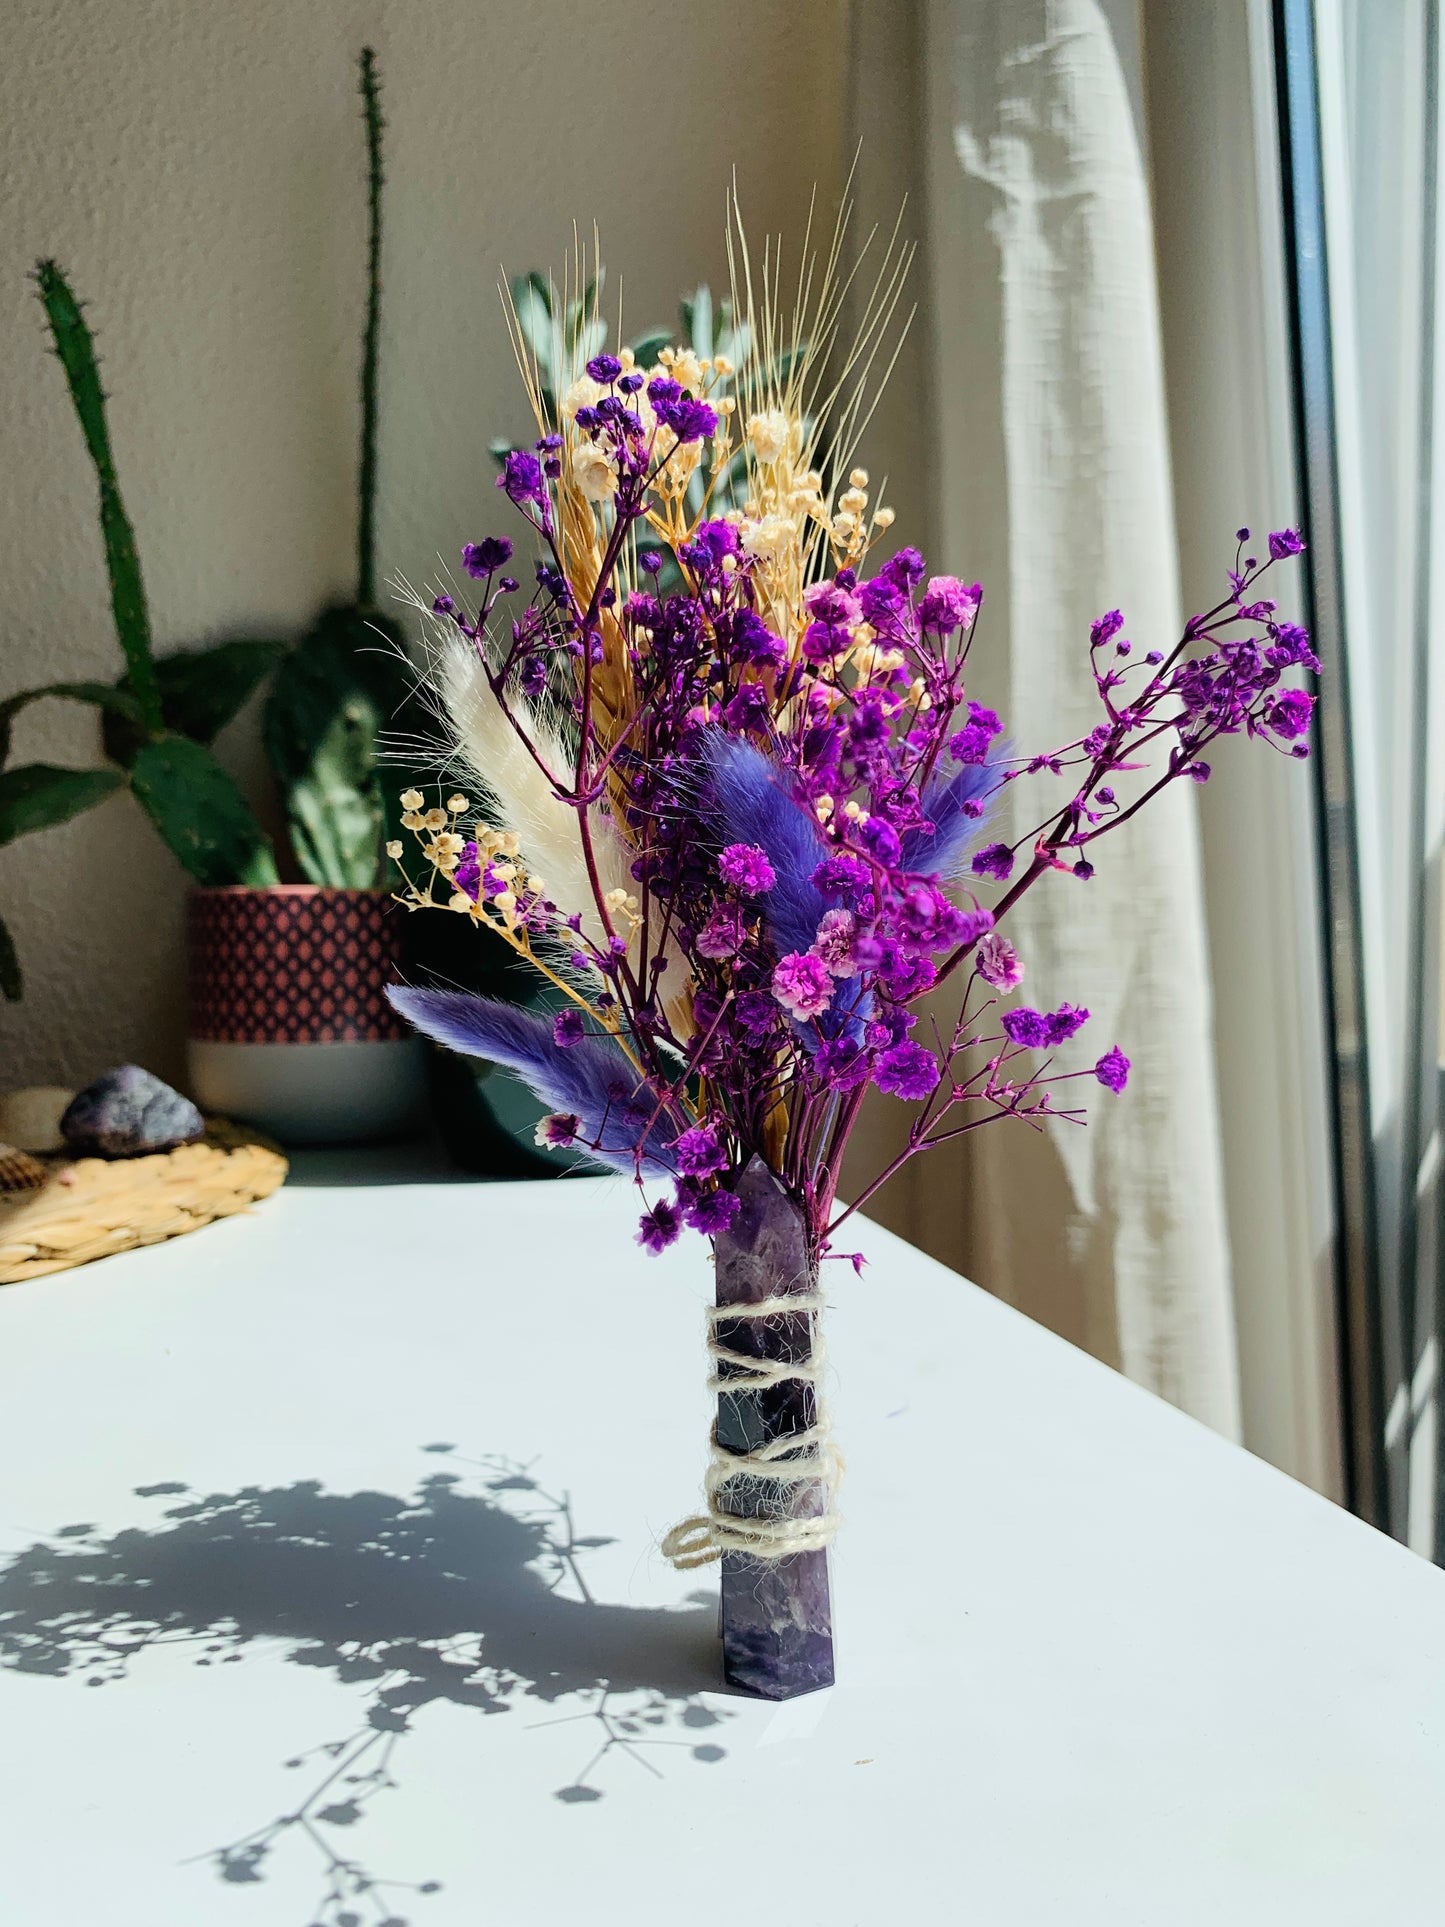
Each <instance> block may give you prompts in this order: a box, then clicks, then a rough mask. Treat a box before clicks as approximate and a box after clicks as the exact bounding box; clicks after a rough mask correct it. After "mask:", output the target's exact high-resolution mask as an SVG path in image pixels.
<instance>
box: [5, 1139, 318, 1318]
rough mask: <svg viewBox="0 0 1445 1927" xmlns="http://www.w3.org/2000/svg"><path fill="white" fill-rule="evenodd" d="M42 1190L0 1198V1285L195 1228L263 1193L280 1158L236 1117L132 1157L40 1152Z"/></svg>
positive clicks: (282, 1163) (282, 1164) (278, 1176)
mask: <svg viewBox="0 0 1445 1927" xmlns="http://www.w3.org/2000/svg"><path fill="white" fill-rule="evenodd" d="M42 1162H43V1163H44V1164H45V1166H46V1168H47V1172H48V1177H47V1181H46V1183H45V1186H44V1188H43V1189H42V1190H39V1191H27V1192H22V1193H18V1194H15V1195H13V1196H10V1197H0V1285H15V1284H19V1283H20V1282H21V1281H22V1280H24V1279H26V1278H43V1277H44V1276H45V1274H46V1273H47V1272H51V1271H68V1270H69V1269H70V1268H71V1266H72V1265H86V1264H89V1263H90V1261H91V1259H92V1258H109V1257H110V1256H112V1254H113V1253H115V1252H117V1251H129V1250H131V1249H132V1248H133V1247H134V1246H136V1245H154V1244H160V1243H161V1242H162V1241H163V1240H164V1239H166V1238H179V1237H183V1236H184V1235H185V1233H186V1232H188V1231H198V1230H199V1229H200V1227H201V1226H202V1225H204V1224H209V1223H210V1222H211V1220H212V1219H213V1218H229V1217H231V1216H232V1215H233V1214H234V1213H235V1212H237V1211H245V1210H248V1209H249V1208H250V1206H251V1205H253V1204H255V1203H256V1202H257V1201H258V1200H259V1199H261V1198H268V1197H270V1195H271V1193H272V1192H273V1191H274V1190H276V1188H277V1186H278V1185H279V1184H280V1183H281V1181H282V1179H283V1178H284V1177H285V1176H286V1168H287V1167H286V1160H285V1158H284V1157H283V1156H282V1155H281V1153H280V1152H279V1151H278V1150H276V1149H275V1147H274V1146H272V1145H269V1144H264V1143H260V1142H258V1141H257V1140H256V1139H255V1138H253V1137H252V1136H250V1135H248V1134H247V1133H246V1132H245V1131H243V1130H241V1129H240V1128H239V1127H238V1126H236V1125H234V1124H227V1123H225V1122H223V1121H222V1120H219V1119H215V1118H213V1119H211V1120H210V1122H209V1123H208V1124H207V1126H206V1135H205V1137H204V1139H202V1140H201V1141H200V1142H198V1143H196V1144H182V1145H181V1146H179V1147H178V1148H177V1149H176V1150H174V1151H162V1152H157V1153H156V1154H155V1155H154V1156H151V1157H140V1158H74V1159H71V1158H62V1157H55V1158H46V1159H43V1160H42Z"/></svg>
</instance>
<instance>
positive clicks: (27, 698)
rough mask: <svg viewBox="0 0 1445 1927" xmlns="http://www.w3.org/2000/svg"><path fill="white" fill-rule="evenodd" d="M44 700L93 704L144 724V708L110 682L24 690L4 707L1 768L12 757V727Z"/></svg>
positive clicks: (0, 711)
mask: <svg viewBox="0 0 1445 1927" xmlns="http://www.w3.org/2000/svg"><path fill="white" fill-rule="evenodd" d="M42 696H61V697H64V698H65V699H66V700H68V701H70V702H75V703H93V704H94V705H95V706H96V708H97V709H103V710H106V711H107V712H109V713H110V714H114V715H118V716H126V717H129V718H130V719H131V720H132V721H133V722H139V720H140V704H139V703H138V702H137V701H136V699H135V697H134V696H133V695H132V694H131V692H130V691H129V690H128V689H114V688H112V687H111V685H110V684H109V683H107V682H51V683H46V685H45V687H44V688H43V689H22V690H21V691H20V693H19V695H18V696H7V697H6V699H5V701H4V702H3V703H0V767H3V765H4V763H5V760H6V758H7V757H8V756H9V754H10V725H11V723H12V722H13V720H14V718H15V717H16V716H18V715H19V713H20V711H21V710H22V709H24V708H25V707H26V705H27V704H29V703H34V702H39V700H40V698H41V697H42Z"/></svg>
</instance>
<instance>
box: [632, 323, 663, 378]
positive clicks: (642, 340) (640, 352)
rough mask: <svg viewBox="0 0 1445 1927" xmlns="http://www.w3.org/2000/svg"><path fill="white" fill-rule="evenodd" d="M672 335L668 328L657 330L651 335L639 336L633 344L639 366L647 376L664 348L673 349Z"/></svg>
mask: <svg viewBox="0 0 1445 1927" xmlns="http://www.w3.org/2000/svg"><path fill="white" fill-rule="evenodd" d="M671 345H672V333H671V331H670V330H669V329H667V328H655V329H654V330H653V331H652V333H651V334H650V335H639V336H638V338H637V340H636V341H634V342H633V344H632V352H633V354H634V355H636V357H637V365H638V367H639V368H640V369H642V371H643V373H644V374H645V373H646V372H647V370H648V369H649V368H651V367H652V366H653V364H654V363H655V362H656V360H657V357H658V356H659V355H660V354H661V353H662V351H663V349H664V348H668V347H671Z"/></svg>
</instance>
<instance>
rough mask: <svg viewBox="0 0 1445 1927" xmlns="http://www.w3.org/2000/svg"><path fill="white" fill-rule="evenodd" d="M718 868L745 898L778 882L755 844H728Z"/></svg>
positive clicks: (753, 895)
mask: <svg viewBox="0 0 1445 1927" xmlns="http://www.w3.org/2000/svg"><path fill="white" fill-rule="evenodd" d="M754 686H756V685H754ZM718 868H719V870H721V871H722V877H723V882H724V883H727V884H730V885H731V886H732V888H733V889H734V890H740V891H741V892H742V894H743V895H744V896H745V897H760V896H764V895H766V893H767V892H768V891H769V890H771V889H772V887H773V885H774V884H775V883H776V882H777V880H778V873H777V871H776V870H775V869H774V868H773V866H772V864H771V863H769V861H768V858H767V852H766V851H764V850H760V849H759V848H758V846H757V845H756V844H755V843H729V844H728V846H727V848H726V849H725V850H724V851H723V852H722V854H721V855H720V856H719V858H718Z"/></svg>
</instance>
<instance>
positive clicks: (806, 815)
mask: <svg viewBox="0 0 1445 1927" xmlns="http://www.w3.org/2000/svg"><path fill="white" fill-rule="evenodd" d="M703 762H704V764H705V766H706V768H707V772H708V779H709V784H710V788H711V795H712V812H713V816H714V819H715V821H716V822H717V825H718V829H719V833H720V835H721V838H722V840H723V842H724V843H750V844H754V845H756V846H757V848H758V849H760V850H761V851H762V852H763V853H764V855H765V856H766V857H767V859H768V861H769V863H771V864H772V866H773V870H774V873H775V878H776V881H775V882H774V884H773V887H772V889H770V890H769V891H768V893H767V895H766V896H765V897H764V898H763V899H762V908H763V921H764V923H765V924H766V926H767V931H768V935H769V937H771V939H772V941H773V944H774V946H775V947H776V949H777V952H778V955H779V956H780V957H786V956H788V955H790V954H791V953H793V952H795V951H800V950H811V949H812V947H813V942H814V939H815V938H816V937H817V934H818V925H819V923H820V922H821V920H822V918H823V915H824V913H825V912H826V911H827V910H828V909H829V907H830V905H829V902H828V899H827V898H826V897H825V896H824V895H823V893H822V891H821V890H820V889H819V888H818V886H817V884H816V883H814V881H813V872H814V871H815V870H816V869H817V867H818V865H819V864H820V863H821V862H822V861H823V859H824V857H826V856H827V855H828V853H829V846H828V844H827V843H825V842H824V840H823V838H822V837H821V836H820V835H819V833H818V822H817V818H816V817H815V816H814V815H813V812H812V811H811V810H810V809H809V808H808V806H807V804H806V803H800V802H799V801H798V800H797V798H796V797H795V796H794V795H793V793H792V788H791V782H790V778H789V776H788V772H787V771H786V770H783V769H779V768H778V766H777V764H776V763H774V762H772V761H771V760H770V759H769V758H768V757H766V756H765V755H764V754H763V753H762V751H761V750H758V749H754V748H753V746H752V744H751V743H747V742H744V741H742V739H741V738H739V737H736V736H726V735H724V734H723V732H722V731H721V730H720V729H719V730H710V731H708V733H707V736H706V738H705V739H704V745H703ZM872 1009H873V997H872V993H871V992H870V993H868V994H867V995H866V996H864V997H861V998H860V997H859V995H858V979H857V978H856V977H846V978H844V979H842V980H841V981H840V982H839V983H838V984H837V986H836V988H835V990H834V993H833V1007H832V1009H831V1010H829V1011H827V1012H826V1013H825V1014H824V1015H823V1016H822V1017H821V1018H819V1019H817V1020H816V1022H815V1023H813V1024H802V1025H797V1026H796V1027H795V1028H796V1029H797V1031H798V1034H799V1036H800V1037H801V1038H802V1040H803V1045H804V1048H805V1049H806V1050H810V1051H812V1050H816V1049H817V1047H818V1043H819V1042H820V1041H822V1040H825V1039H835V1038H840V1037H846V1038H847V1039H849V1040H850V1041H851V1042H854V1043H858V1042H861V1041H862V1036H863V1026H864V1024H865V1023H866V1022H867V1020H868V1018H869V1016H870V1015H871V1013H872Z"/></svg>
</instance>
